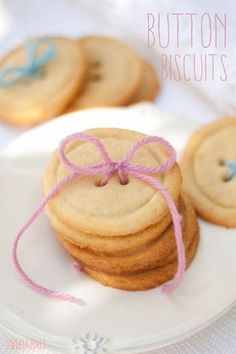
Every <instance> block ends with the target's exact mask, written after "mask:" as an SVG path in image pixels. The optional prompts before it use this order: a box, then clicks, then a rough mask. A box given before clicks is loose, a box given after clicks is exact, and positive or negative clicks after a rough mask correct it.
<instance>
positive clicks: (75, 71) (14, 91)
mask: <svg viewBox="0 0 236 354" xmlns="http://www.w3.org/2000/svg"><path fill="white" fill-rule="evenodd" d="M49 39H50V40H51V41H53V43H54V46H55V56H54V58H52V59H51V60H50V61H48V62H47V63H46V64H45V65H44V66H43V67H42V68H41V69H40V70H39V71H38V72H37V73H36V74H35V75H34V76H33V77H32V78H29V77H27V75H25V76H23V77H22V78H21V79H20V80H19V81H18V82H16V83H15V84H13V85H12V86H9V87H1V86H0V118H1V119H4V120H6V121H8V122H10V123H15V124H19V125H29V124H35V123H40V122H42V121H44V120H47V119H48V118H50V117H53V116H56V115H57V114H60V113H61V112H62V111H63V110H64V109H65V108H66V106H68V104H70V103H71V102H72V101H73V100H74V97H75V96H76V95H77V94H79V92H80V91H81V89H82V88H83V87H84V84H85V81H86V78H87V70H88V60H87V56H86V52H85V50H84V48H83V46H82V45H81V44H80V43H78V41H75V40H71V39H66V38H59V37H50V38H49ZM47 49H48V48H47V46H46V44H44V43H39V45H38V46H37V57H40V56H42V55H43V53H45V51H47ZM28 60H29V58H28V57H27V48H26V44H24V45H21V46H19V47H17V48H16V49H13V50H12V51H11V52H10V53H8V54H7V55H6V56H5V57H4V58H3V59H2V60H1V61H0V71H1V70H2V69H4V68H9V67H13V66H14V67H15V66H27V63H28Z"/></svg>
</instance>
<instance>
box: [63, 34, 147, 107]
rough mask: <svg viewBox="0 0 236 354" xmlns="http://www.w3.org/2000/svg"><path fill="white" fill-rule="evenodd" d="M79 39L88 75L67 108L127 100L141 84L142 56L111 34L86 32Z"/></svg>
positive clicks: (122, 103) (119, 104) (106, 104)
mask: <svg viewBox="0 0 236 354" xmlns="http://www.w3.org/2000/svg"><path fill="white" fill-rule="evenodd" d="M79 43H80V44H81V45H82V46H83V47H84V49H85V50H86V52H87V54H88V57H89V62H90V69H89V79H88V82H87V84H86V86H85V88H84V90H83V92H82V93H81V94H80V95H78V96H77V98H76V99H75V101H74V102H73V104H72V105H71V106H70V107H69V108H68V110H70V111H73V110H77V109H81V108H88V107H104V106H121V105H126V104H128V103H130V102H131V101H132V100H133V99H134V97H135V96H136V94H137V93H138V91H139V89H140V87H141V82H142V75H143V65H142V60H141V59H139V57H138V56H137V55H136V54H135V52H134V51H133V50H132V49H131V48H130V47H128V46H127V45H126V44H124V43H123V42H121V41H119V40H117V39H114V38H109V37H99V36H88V37H83V38H81V39H80V40H79Z"/></svg>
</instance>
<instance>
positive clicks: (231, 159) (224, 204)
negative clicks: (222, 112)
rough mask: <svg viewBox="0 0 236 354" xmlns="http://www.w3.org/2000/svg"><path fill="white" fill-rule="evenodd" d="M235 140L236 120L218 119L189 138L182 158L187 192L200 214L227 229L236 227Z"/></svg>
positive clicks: (231, 118)
mask: <svg viewBox="0 0 236 354" xmlns="http://www.w3.org/2000/svg"><path fill="white" fill-rule="evenodd" d="M235 137H236V118H235V117H229V118H223V119H219V120H217V121H215V122H213V123H210V124H207V125H205V126H203V127H202V128H200V129H199V130H198V131H196V132H195V133H194V134H193V135H192V136H191V137H190V139H189V141H188V142H187V144H186V147H185V149H184V151H183V154H182V159H181V169H182V174H183V181H184V183H183V186H184V190H185V191H186V192H187V193H188V194H189V196H190V197H191V199H192V201H193V204H194V207H195V208H196V211H197V213H198V214H199V215H200V216H201V217H203V218H204V219H206V220H207V221H210V222H212V223H215V224H219V225H223V226H226V227H236V146H235ZM233 166H235V169H233ZM231 172H232V173H231ZM229 174H231V175H229ZM228 176H229V177H228Z"/></svg>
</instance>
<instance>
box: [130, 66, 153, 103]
mask: <svg viewBox="0 0 236 354" xmlns="http://www.w3.org/2000/svg"><path fill="white" fill-rule="evenodd" d="M159 89H160V83H159V80H158V78H157V74H156V72H155V70H154V68H153V66H152V65H151V64H150V63H149V62H148V61H146V60H143V80H142V84H141V87H140V89H139V92H138V93H137V95H136V96H135V98H134V100H133V101H132V103H138V102H142V101H153V100H154V99H155V97H156V94H157V92H158V91H159Z"/></svg>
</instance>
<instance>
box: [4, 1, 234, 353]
mask: <svg viewBox="0 0 236 354" xmlns="http://www.w3.org/2000/svg"><path fill="white" fill-rule="evenodd" d="M144 3H145V5H144ZM234 3H235V2H234V1H224V2H221V1H205V2H204V1H198V2H197V1H195V2H194V1H178V2H177V1H173V0H170V1H166V2H165V4H163V2H162V3H161V2H160V1H154V0H148V1H145V2H144V1H137V0H136V1H133V0H126V1H124V0H120V1H118V0H117V1H114V0H113V1H112V0H111V1H108V0H105V1H104V0H100V1H98V0H87V1H85V0H84V1H83V0H81V1H80V0H50V1H49V0H38V1H37V0H1V1H0V54H1V55H3V54H4V53H5V52H6V51H7V50H8V49H9V48H11V47H12V46H14V45H15V44H17V43H19V42H21V41H24V40H25V39H26V38H28V37H29V36H34V35H39V34H61V35H69V36H73V37H75V38H76V37H79V36H80V35H84V34H94V33H97V34H98V33H100V34H109V35H115V36H118V37H121V38H126V40H127V41H128V42H129V43H131V44H132V45H133V46H134V47H135V48H136V50H137V51H139V53H141V54H142V55H143V56H146V57H147V58H150V60H151V61H152V63H153V64H154V65H155V66H156V67H157V68H158V55H159V53H158V50H156V51H155V50H153V49H148V48H147V43H146V37H147V28H146V27H147V24H146V22H145V21H146V13H147V12H150V11H151V12H153V11H156V12H158V11H159V10H160V9H161V11H162V12H163V13H164V12H166V11H177V10H178V11H180V12H183V11H187V10H188V11H191V10H194V11H197V12H203V11H208V12H211V11H219V12H220V11H221V12H225V13H227V16H228V17H229V21H228V26H229V32H230V31H231V34H232V33H234V26H233V25H232V24H233V23H235V22H234V19H235V17H236V10H234V6H233V5H234ZM232 37H233V36H232ZM234 38H236V37H234ZM234 47H235V43H234V42H233V41H232V40H231V41H230V36H229V43H228V53H229V65H230V64H231V62H232V63H234V60H233V58H234V57H235V56H234V54H235V49H234ZM182 50H184V48H183V49H182ZM234 65H235V63H234ZM229 70H230V72H232V75H231V77H230V82H229V83H228V86H227V83H226V86H227V87H226V86H225V84H224V86H223V84H221V83H215V84H214V83H210V84H209V85H207V84H206V85H197V84H196V83H194V82H190V83H185V82H183V81H182V82H174V81H165V82H162V84H161V92H160V95H159V96H158V97H157V99H156V104H157V105H158V106H159V107H160V108H162V109H164V110H168V111H171V112H173V113H177V115H180V116H185V117H187V118H189V119H195V120H199V121H201V122H207V121H210V120H213V119H215V118H217V117H218V116H221V115H223V114H226V113H228V112H230V113H231V114H232V113H233V110H232V104H231V105H229V103H234V102H236V100H235V101H234V98H235V97H234V94H233V93H232V91H233V88H234V85H235V84H236V80H235V77H234V70H233V69H232V68H231V67H230V68H229ZM199 87H200V89H199ZM176 124H178V121H176ZM23 130H24V129H22V128H17V127H13V126H9V125H6V124H4V123H0V149H1V148H3V147H4V145H6V144H7V143H9V142H10V141H11V140H12V139H13V138H14V137H15V136H17V135H18V134H20V133H21V132H22V131H23ZM235 332H236V310H235V309H234V310H231V311H230V312H229V313H228V314H227V315H225V316H224V318H223V319H221V320H220V321H218V322H217V323H216V324H215V325H212V326H211V327H210V328H209V329H207V330H204V331H202V332H201V333H199V334H197V335H195V336H194V337H192V338H190V339H188V340H185V341H184V342H182V343H179V344H177V345H174V346H171V347H169V348H166V349H163V350H159V351H156V353H168V354H169V353H173V354H174V353H176V354H177V353H178V354H179V353H189V354H190V353H197V354H205V353H206V354H207V353H213V354H220V353H226V354H231V353H232V354H233V353H235V352H236V339H235V337H236V336H235ZM6 338H7V334H6V333H2V334H1V335H0V353H1V348H3V346H1V343H4V341H5V340H6ZM2 350H4V349H2ZM28 352H29V351H28ZM28 352H27V353H28ZM2 353H3V351H2ZM4 354H7V353H6V351H5V350H4Z"/></svg>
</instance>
